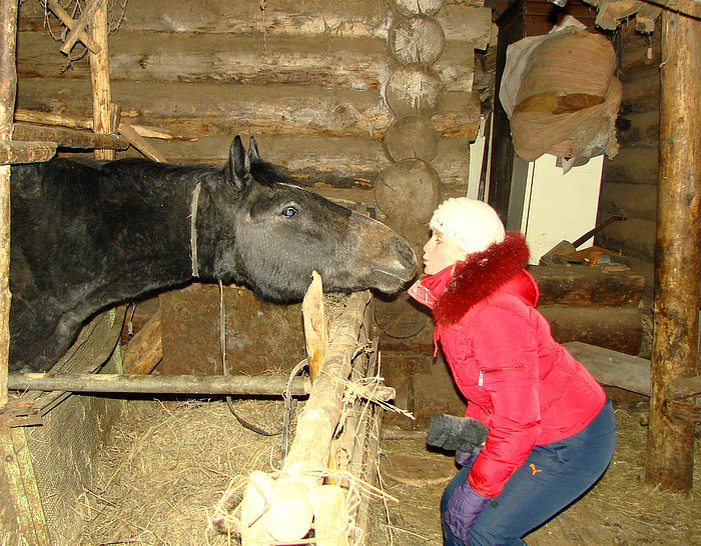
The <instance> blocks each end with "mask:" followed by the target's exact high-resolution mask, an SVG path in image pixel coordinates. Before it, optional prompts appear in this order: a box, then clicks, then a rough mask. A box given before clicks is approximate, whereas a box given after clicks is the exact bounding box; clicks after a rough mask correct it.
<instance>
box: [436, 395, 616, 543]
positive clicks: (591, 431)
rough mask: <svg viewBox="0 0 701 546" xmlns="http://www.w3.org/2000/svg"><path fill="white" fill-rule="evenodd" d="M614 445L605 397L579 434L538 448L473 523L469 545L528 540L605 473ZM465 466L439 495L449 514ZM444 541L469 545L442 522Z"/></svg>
mask: <svg viewBox="0 0 701 546" xmlns="http://www.w3.org/2000/svg"><path fill="white" fill-rule="evenodd" d="M615 445H616V418H615V416H614V414H613V408H612V406H611V401H610V400H607V401H606V404H604V407H603V408H602V409H601V411H600V412H599V413H598V414H597V416H596V417H595V418H594V419H593V420H592V421H591V422H590V423H589V424H588V425H587V426H586V427H584V428H583V429H582V430H581V431H579V432H578V433H577V434H575V435H573V436H570V437H569V438H565V439H564V440H560V441H558V442H552V443H549V444H546V445H542V446H534V447H533V449H532V451H531V453H530V454H529V455H528V458H527V459H526V461H525V462H524V463H523V464H522V465H521V466H520V467H519V468H517V469H516V472H514V473H513V474H512V475H511V477H510V478H509V480H508V481H507V482H506V484H505V485H504V489H502V491H501V493H500V494H499V495H498V496H496V497H495V498H494V499H492V501H491V502H489V503H487V506H486V507H485V509H484V510H483V511H482V513H481V514H480V515H479V517H478V518H477V520H476V521H475V525H474V527H473V528H472V534H471V535H470V542H469V544H470V545H471V546H477V545H479V546H487V545H490V546H496V545H500V546H502V545H518V544H525V543H524V542H523V540H521V537H522V536H524V535H526V534H527V533H528V532H530V531H532V530H533V529H535V528H536V527H539V526H540V525H542V524H543V523H545V522H546V521H548V520H549V519H550V518H552V517H553V516H554V515H555V514H557V513H558V512H560V511H561V510H563V509H564V508H566V507H567V506H569V505H570V504H572V503H573V502H574V501H575V500H577V499H578V498H579V497H581V496H582V495H583V494H584V493H586V492H587V491H588V490H589V489H590V488H591V487H592V486H593V485H594V483H596V481H597V480H598V479H599V478H600V477H601V475H602V474H603V473H604V471H605V470H606V468H607V467H608V465H609V463H610V462H611V457H612V456H613V450H614V447H615ZM469 471H470V467H466V468H463V469H462V470H460V472H458V475H457V476H455V478H453V479H452V481H451V482H450V483H449V484H448V487H446V489H445V492H444V493H443V498H442V499H441V514H443V513H444V512H445V508H446V506H447V504H448V499H449V498H450V495H452V493H453V490H454V489H455V488H456V487H458V486H459V485H460V484H462V483H464V482H465V480H466V479H467V474H468V472H469ZM443 544H444V545H446V546H465V543H464V542H463V541H462V540H460V539H459V538H457V537H455V536H454V535H453V534H452V533H451V531H450V529H449V528H448V526H447V525H446V524H445V523H444V524H443Z"/></svg>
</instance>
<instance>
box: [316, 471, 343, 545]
mask: <svg viewBox="0 0 701 546" xmlns="http://www.w3.org/2000/svg"><path fill="white" fill-rule="evenodd" d="M312 499H313V500H312V511H313V512H314V537H315V538H316V540H315V541H314V542H315V543H316V545H317V546H347V545H348V544H349V542H348V532H347V529H346V527H347V514H348V509H347V507H346V497H345V495H344V490H343V489H342V488H341V486H340V485H329V484H327V485H318V486H317V487H316V488H315V489H314V495H313V497H312Z"/></svg>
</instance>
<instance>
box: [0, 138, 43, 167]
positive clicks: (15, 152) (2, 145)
mask: <svg viewBox="0 0 701 546" xmlns="http://www.w3.org/2000/svg"><path fill="white" fill-rule="evenodd" d="M54 155H56V143H55V142H13V141H9V142H8V141H0V165H16V164H17V163H37V162H39V161H48V160H49V159H51V158H52V157H53V156H54Z"/></svg>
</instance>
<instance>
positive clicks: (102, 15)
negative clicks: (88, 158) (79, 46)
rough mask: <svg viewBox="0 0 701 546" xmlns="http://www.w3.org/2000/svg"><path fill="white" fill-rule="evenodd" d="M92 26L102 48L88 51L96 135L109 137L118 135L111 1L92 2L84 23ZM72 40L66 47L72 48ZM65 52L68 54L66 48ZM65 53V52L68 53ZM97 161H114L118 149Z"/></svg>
mask: <svg viewBox="0 0 701 546" xmlns="http://www.w3.org/2000/svg"><path fill="white" fill-rule="evenodd" d="M83 20H85V21H86V22H89V23H90V37H91V38H92V39H93V40H94V41H95V42H96V43H97V44H98V45H99V46H100V51H98V52H97V53H93V52H92V51H88V61H89V63H90V81H91V83H92V108H93V111H92V121H93V131H95V132H96V133H104V134H109V133H113V132H115V130H116V129H117V127H116V126H115V125H114V118H113V115H112V114H113V112H112V108H113V105H112V88H111V86H110V65H109V52H108V49H107V35H108V34H109V27H108V23H107V0H92V2H91V3H90V4H89V5H88V6H87V7H86V9H85V12H84V14H83V17H81V21H83ZM77 28H78V25H76V29H77ZM68 45H69V44H68V40H66V43H65V44H64V47H66V46H68ZM61 51H64V49H63V48H62V49H61ZM64 52H65V51H64ZM94 154H95V157H96V158H97V159H114V158H115V157H116V153H115V151H114V149H109V148H104V149H97V150H95V152H94Z"/></svg>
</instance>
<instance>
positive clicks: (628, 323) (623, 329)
mask: <svg viewBox="0 0 701 546" xmlns="http://www.w3.org/2000/svg"><path fill="white" fill-rule="evenodd" d="M538 311H540V312H541V313H542V314H543V316H544V317H545V318H546V319H547V320H548V322H549V323H550V327H551V329H552V334H553V337H554V338H555V340H556V341H558V342H559V343H565V342H568V341H583V342H584V343H590V344H591V345H598V346H599V347H605V348H607V349H613V350H615V351H619V352H621V353H626V354H630V355H637V354H638V352H639V351H640V343H641V341H642V323H641V319H640V310H639V309H638V308H637V307H631V306H626V307H592V306H578V307H575V306H572V305H543V306H538Z"/></svg>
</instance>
